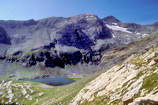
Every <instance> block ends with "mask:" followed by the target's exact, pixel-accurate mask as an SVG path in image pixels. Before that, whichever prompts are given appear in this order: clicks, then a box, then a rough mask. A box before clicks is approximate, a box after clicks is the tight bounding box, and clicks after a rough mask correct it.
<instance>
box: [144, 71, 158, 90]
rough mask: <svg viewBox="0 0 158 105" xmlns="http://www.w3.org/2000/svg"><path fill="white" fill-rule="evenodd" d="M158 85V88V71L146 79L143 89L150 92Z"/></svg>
mask: <svg viewBox="0 0 158 105" xmlns="http://www.w3.org/2000/svg"><path fill="white" fill-rule="evenodd" d="M156 87H157V88H158V73H153V74H151V75H150V76H148V77H146V78H145V79H144V81H143V86H142V88H143V89H145V90H147V91H148V92H150V91H152V90H153V89H154V88H156Z"/></svg>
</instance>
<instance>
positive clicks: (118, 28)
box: [106, 24, 132, 33]
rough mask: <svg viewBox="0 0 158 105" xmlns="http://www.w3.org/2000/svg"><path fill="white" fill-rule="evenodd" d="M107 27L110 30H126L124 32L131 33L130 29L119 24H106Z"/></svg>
mask: <svg viewBox="0 0 158 105" xmlns="http://www.w3.org/2000/svg"><path fill="white" fill-rule="evenodd" d="M106 26H107V27H108V28H110V29H112V30H116V31H122V32H126V33H132V32H130V31H128V30H127V28H123V27H120V26H116V25H108V24H107V25H106Z"/></svg>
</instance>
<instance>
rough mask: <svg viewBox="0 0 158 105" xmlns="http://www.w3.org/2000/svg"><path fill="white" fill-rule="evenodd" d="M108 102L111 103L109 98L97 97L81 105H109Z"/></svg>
mask: <svg viewBox="0 0 158 105" xmlns="http://www.w3.org/2000/svg"><path fill="white" fill-rule="evenodd" d="M108 102H109V98H107V97H104V96H102V97H95V99H94V100H93V101H85V102H84V103H82V104H81V105H108ZM116 105H117V104H116Z"/></svg>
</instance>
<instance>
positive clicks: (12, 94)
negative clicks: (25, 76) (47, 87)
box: [0, 80, 44, 105]
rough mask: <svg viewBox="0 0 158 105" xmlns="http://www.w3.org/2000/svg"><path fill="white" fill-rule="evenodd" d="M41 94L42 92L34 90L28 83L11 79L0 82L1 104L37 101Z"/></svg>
mask: <svg viewBox="0 0 158 105" xmlns="http://www.w3.org/2000/svg"><path fill="white" fill-rule="evenodd" d="M43 95H44V93H43V92H40V91H37V89H36V90H35V89H34V88H33V87H32V86H31V84H29V83H16V82H14V81H11V80H8V81H4V80H3V81H1V82H0V104H2V105H20V103H23V104H25V102H27V103H28V104H29V102H31V101H33V100H34V101H36V102H37V103H38V99H39V98H40V97H41V96H43ZM28 104H26V105H28Z"/></svg>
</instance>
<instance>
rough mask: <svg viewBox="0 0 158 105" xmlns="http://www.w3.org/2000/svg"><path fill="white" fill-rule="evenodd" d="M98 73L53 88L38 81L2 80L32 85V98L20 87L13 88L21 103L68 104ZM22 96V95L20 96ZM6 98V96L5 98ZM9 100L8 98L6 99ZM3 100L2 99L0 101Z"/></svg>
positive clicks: (35, 104) (40, 104) (33, 104)
mask: <svg viewBox="0 0 158 105" xmlns="http://www.w3.org/2000/svg"><path fill="white" fill-rule="evenodd" d="M96 76H97V75H93V76H90V77H85V78H82V79H79V78H72V79H73V80H76V82H74V83H72V84H69V85H65V86H55V87H53V88H42V87H41V85H43V84H41V83H37V82H26V81H25V82H24V81H16V80H12V79H8V78H6V79H4V78H2V79H1V80H0V81H2V80H5V81H10V80H11V81H13V82H14V84H19V85H20V84H21V85H23V84H29V85H31V87H32V90H34V92H33V93H32V94H31V93H30V96H31V97H32V99H31V100H27V99H25V97H24V96H21V93H20V91H21V90H18V88H14V87H13V88H12V89H13V90H14V94H15V96H16V97H17V98H16V99H17V100H16V101H15V100H13V102H14V101H15V103H16V102H18V103H19V104H22V105H43V104H44V105H59V104H62V105H67V104H68V103H69V102H70V101H71V100H72V99H73V98H74V97H75V96H76V94H77V93H78V92H79V91H80V90H81V89H82V88H83V87H84V86H85V85H86V84H87V83H88V82H90V81H91V80H93V79H94V78H95V77H96ZM39 93H44V94H43V95H42V96H40V97H39V95H38V94H39ZM19 96H21V97H19ZM3 100H4V98H3ZM6 101H8V100H6ZM0 102H1V101H0Z"/></svg>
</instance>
